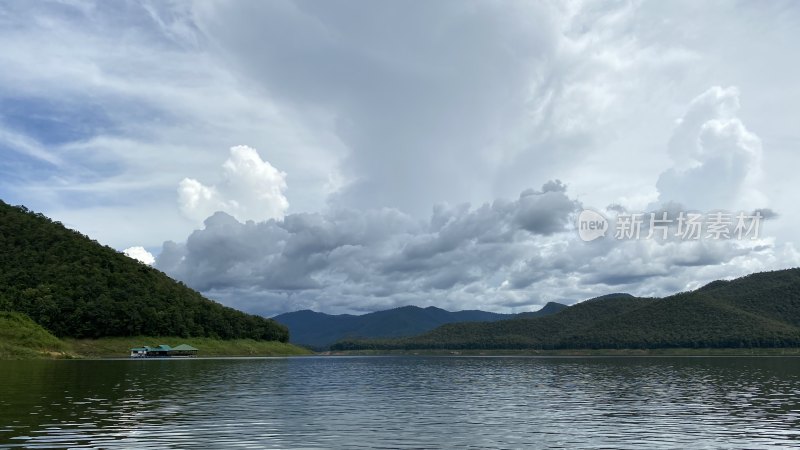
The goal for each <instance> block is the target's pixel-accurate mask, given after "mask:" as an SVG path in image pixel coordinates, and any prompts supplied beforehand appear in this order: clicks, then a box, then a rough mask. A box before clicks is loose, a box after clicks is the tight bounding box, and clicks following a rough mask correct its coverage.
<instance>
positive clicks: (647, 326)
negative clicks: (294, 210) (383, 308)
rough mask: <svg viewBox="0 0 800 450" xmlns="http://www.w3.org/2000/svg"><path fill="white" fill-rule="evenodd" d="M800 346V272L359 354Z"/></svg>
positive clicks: (432, 335)
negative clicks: (438, 350) (494, 350)
mask: <svg viewBox="0 0 800 450" xmlns="http://www.w3.org/2000/svg"><path fill="white" fill-rule="evenodd" d="M798 346H800V269H797V268H795V269H787V270H780V271H774V272H763V273H756V274H751V275H748V276H745V277H742V278H739V279H736V280H731V281H714V282H712V283H709V284H707V285H705V286H703V287H701V288H699V289H697V290H695V291H692V292H683V293H679V294H675V295H671V296H668V297H664V298H639V297H634V296H631V295H629V294H611V295H606V296H602V297H597V298H594V299H589V300H586V301H583V302H581V303H578V304H575V305H573V306H570V307H569V308H566V309H564V310H563V311H560V312H558V313H556V314H553V315H550V316H546V317H540V318H522V319H514V320H506V321H502V322H493V323H464V324H449V325H444V326H441V327H439V328H436V329H435V330H432V331H430V332H428V333H424V334H421V335H418V336H414V337H410V338H404V339H383V340H342V341H340V342H338V343H336V344H335V345H334V346H332V349H334V350H357V349H384V350H394V349H408V350H410V349H625V348H627V349H647V348H745V347H798Z"/></svg>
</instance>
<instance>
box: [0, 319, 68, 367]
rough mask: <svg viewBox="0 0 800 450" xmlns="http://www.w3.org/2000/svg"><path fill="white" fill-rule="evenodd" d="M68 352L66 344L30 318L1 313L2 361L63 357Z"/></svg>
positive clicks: (0, 347)
mask: <svg viewBox="0 0 800 450" xmlns="http://www.w3.org/2000/svg"><path fill="white" fill-rule="evenodd" d="M68 352H69V349H68V348H67V346H66V345H65V344H64V342H62V341H61V340H59V339H58V338H57V337H55V336H53V335H52V334H50V333H49V332H48V331H47V330H45V329H44V328H42V327H41V326H39V325H38V324H37V323H36V322H34V321H33V320H31V319H30V318H29V317H28V316H26V315H24V314H19V313H16V312H9V311H0V359H31V358H49V357H63V356H66V355H67V353H68Z"/></svg>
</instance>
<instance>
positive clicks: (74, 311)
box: [0, 201, 288, 341]
mask: <svg viewBox="0 0 800 450" xmlns="http://www.w3.org/2000/svg"><path fill="white" fill-rule="evenodd" d="M3 310H5V311H16V312H19V313H23V314H25V315H27V316H28V317H30V318H31V319H33V320H34V321H35V322H36V323H37V324H39V325H41V326H42V327H44V328H45V329H46V330H47V331H49V332H51V333H53V334H55V335H56V336H58V337H75V338H97V337H104V336H141V335H148V336H180V337H213V338H223V339H235V338H252V339H259V340H279V341H286V340H287V339H288V330H287V329H286V327H284V326H283V325H280V324H278V323H276V322H275V321H272V320H269V319H265V318H263V317H259V316H255V315H251V314H245V313H243V312H241V311H237V310H235V309H233V308H228V307H225V306H223V305H221V304H219V303H216V302H213V301H211V300H209V299H207V298H204V297H203V296H202V295H200V294H199V293H198V292H197V291H194V290H192V289H190V288H188V287H186V286H185V285H184V284H183V283H180V282H177V281H175V280H173V279H171V278H169V277H168V276H167V275H165V274H164V273H162V272H160V271H158V270H156V269H154V268H152V267H149V266H146V265H144V264H142V263H139V262H138V261H135V260H133V259H131V258H128V257H127V256H125V255H123V254H122V253H120V252H118V251H116V250H114V249H112V248H110V247H106V246H103V245H100V244H98V243H97V242H95V241H93V240H91V239H90V238H88V237H86V236H84V235H82V234H80V233H78V232H77V231H73V230H70V229H67V228H65V227H64V226H63V225H61V224H60V223H58V222H54V221H52V220H50V219H48V218H47V217H45V216H44V215H42V214H37V213H33V212H31V211H28V210H27V209H26V208H25V207H22V206H10V205H8V204H6V203H4V202H2V201H0V311H3ZM8 317H11V316H8ZM14 317H16V316H14Z"/></svg>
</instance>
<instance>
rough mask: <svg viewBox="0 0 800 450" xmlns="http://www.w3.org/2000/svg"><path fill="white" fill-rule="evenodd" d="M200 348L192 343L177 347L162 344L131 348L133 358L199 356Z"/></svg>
mask: <svg viewBox="0 0 800 450" xmlns="http://www.w3.org/2000/svg"><path fill="white" fill-rule="evenodd" d="M197 352H198V350H197V349H196V348H194V347H192V346H191V345H187V344H181V345H179V346H177V347H170V346H169V345H166V344H161V345H159V346H157V347H148V346H144V347H136V348H132V349H131V358H171V357H173V356H175V357H191V356H197Z"/></svg>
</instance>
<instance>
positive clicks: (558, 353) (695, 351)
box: [318, 347, 800, 357]
mask: <svg viewBox="0 0 800 450" xmlns="http://www.w3.org/2000/svg"><path fill="white" fill-rule="evenodd" d="M318 354H319V355H322V356H334V357H335V356H456V357H457V356H487V357H491V356H540V357H622V356H625V357H651V356H665V357H679V356H685V357H715V356H737V357H738V356H778V357H792V356H797V357H800V348H774V347H758V348H655V349H559V350H533V349H509V350H501V349H493V350H477V349H476V350H438V349H436V350H432V349H428V350H346V351H329V352H320V353H318Z"/></svg>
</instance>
